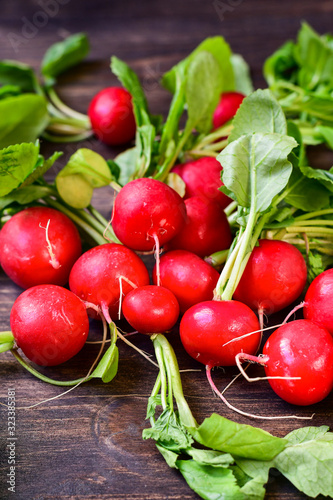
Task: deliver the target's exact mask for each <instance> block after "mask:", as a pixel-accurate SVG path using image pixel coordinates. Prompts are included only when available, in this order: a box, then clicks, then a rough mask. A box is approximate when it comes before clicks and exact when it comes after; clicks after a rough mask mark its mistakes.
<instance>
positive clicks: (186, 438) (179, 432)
mask: <svg viewBox="0 0 333 500" xmlns="http://www.w3.org/2000/svg"><path fill="white" fill-rule="evenodd" d="M142 437H143V439H154V440H155V441H157V442H158V444H159V445H160V446H163V447H164V448H166V449H168V450H171V451H175V452H177V451H179V450H180V449H186V448H188V447H189V446H191V444H192V442H193V439H192V438H191V436H190V434H189V433H188V432H187V431H186V429H185V427H184V426H183V425H182V424H181V422H180V421H179V418H178V417H177V415H176V414H175V412H173V411H170V409H169V408H166V409H165V410H164V411H163V412H162V413H161V415H160V416H159V417H158V419H157V420H156V422H155V424H154V426H153V427H151V428H149V429H144V430H143V433H142Z"/></svg>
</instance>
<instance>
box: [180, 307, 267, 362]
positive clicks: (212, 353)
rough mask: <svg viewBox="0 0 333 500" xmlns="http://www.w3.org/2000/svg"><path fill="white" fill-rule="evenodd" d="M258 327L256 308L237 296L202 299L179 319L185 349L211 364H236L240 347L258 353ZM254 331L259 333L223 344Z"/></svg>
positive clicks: (248, 351)
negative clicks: (223, 299)
mask: <svg viewBox="0 0 333 500" xmlns="http://www.w3.org/2000/svg"><path fill="white" fill-rule="evenodd" d="M259 330H260V327H259V322H258V319H257V317H256V315H255V314H254V312H253V311H251V309H250V308H249V307H247V306H246V305H245V304H242V303H241V302H237V301H235V300H226V301H218V300H210V301H207V302H201V303H200V304H197V305H195V306H193V307H191V308H190V309H189V310H188V311H186V312H185V314H184V316H183V317H182V320H181V322H180V338H181V341H182V344H183V346H184V348H185V350H186V351H187V352H188V354H189V355H190V356H192V358H194V359H196V360H197V361H200V363H203V364H204V365H207V366H208V367H209V368H212V367H214V366H232V365H235V364H236V361H235V357H236V355H237V354H238V353H239V352H241V351H245V352H247V353H252V354H254V353H256V351H257V349H258V347H259V343H260V338H261V335H260V331H259ZM254 331H256V332H257V333H254V334H253V335H249V336H247V337H244V338H240V339H239V340H237V341H233V342H230V343H228V344H227V345H224V344H226V343H227V342H229V341H230V340H233V339H237V338H238V337H242V336H243V335H245V334H248V333H250V332H254Z"/></svg>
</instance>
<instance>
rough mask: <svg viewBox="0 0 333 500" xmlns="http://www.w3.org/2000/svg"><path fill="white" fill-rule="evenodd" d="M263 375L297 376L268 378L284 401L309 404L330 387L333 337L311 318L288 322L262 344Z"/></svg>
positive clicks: (332, 370)
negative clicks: (294, 378)
mask: <svg viewBox="0 0 333 500" xmlns="http://www.w3.org/2000/svg"><path fill="white" fill-rule="evenodd" d="M263 354H264V356H265V358H263V362H264V363H265V372H266V375H267V376H269V377H271V376H273V377H276V376H283V377H300V379H299V380H279V379H277V380H272V379H271V380H269V383H270V385H271V387H272V389H273V390H274V391H275V392H276V394H277V395H278V396H280V397H281V398H282V399H284V400H285V401H288V402H289V403H292V404H295V405H311V404H314V403H318V402H319V401H321V400H322V399H324V398H325V397H326V396H327V395H328V394H329V393H330V392H331V390H332V389H333V338H332V336H331V335H330V334H329V332H328V331H327V330H326V329H325V328H322V327H320V326H318V325H316V324H315V323H313V322H312V321H309V320H303V319H301V320H296V321H291V322H290V323H287V324H285V325H283V326H281V327H280V328H278V329H277V330H275V332H274V333H272V335H271V336H270V337H269V338H268V340H267V342H266V344H265V345H264V348H263Z"/></svg>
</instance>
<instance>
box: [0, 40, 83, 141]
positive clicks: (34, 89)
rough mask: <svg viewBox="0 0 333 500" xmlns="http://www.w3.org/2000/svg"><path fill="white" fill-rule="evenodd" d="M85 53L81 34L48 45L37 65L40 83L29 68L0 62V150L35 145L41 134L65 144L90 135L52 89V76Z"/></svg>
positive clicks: (76, 114)
mask: <svg viewBox="0 0 333 500" xmlns="http://www.w3.org/2000/svg"><path fill="white" fill-rule="evenodd" d="M88 51H89V43H88V39H87V37H86V35H85V34H83V33H78V34H76V35H72V36H70V37H68V38H66V39H65V40H63V41H62V42H59V43H56V44H54V45H52V46H51V47H50V48H49V49H48V50H47V51H46V53H45V56H44V58H43V60H42V62H41V66H40V70H41V73H42V75H43V77H44V83H43V84H42V83H41V82H40V81H39V78H38V76H37V74H36V72H35V71H34V70H33V69H32V68H31V67H30V66H27V65H26V64H23V63H21V62H18V61H9V60H3V61H0V148H4V147H6V146H10V145H13V144H19V143H21V142H35V141H36V139H37V138H38V137H40V136H42V135H44V136H47V137H48V139H50V140H52V139H53V140H55V141H57V140H61V141H62V142H66V141H68V140H69V139H71V140H78V139H80V138H82V139H83V138H86V137H88V136H89V134H91V131H90V124H89V120H88V119H87V117H85V116H84V115H81V114H79V113H76V112H75V111H73V110H71V109H70V108H68V107H67V106H65V105H64V104H63V103H62V102H61V101H60V99H59V98H58V97H57V95H56V93H55V91H54V89H53V86H54V85H55V83H56V77H58V76H59V75H60V74H62V73H63V72H64V71H66V70H68V69H69V68H71V67H72V66H74V65H75V64H77V63H79V62H80V61H81V60H82V59H83V58H84V57H85V56H86V55H87V53H88ZM64 134H65V135H64Z"/></svg>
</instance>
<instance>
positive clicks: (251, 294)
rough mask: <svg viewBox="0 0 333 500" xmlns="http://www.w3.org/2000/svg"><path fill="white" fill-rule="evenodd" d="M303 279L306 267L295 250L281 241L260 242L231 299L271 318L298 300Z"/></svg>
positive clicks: (303, 284)
mask: <svg viewBox="0 0 333 500" xmlns="http://www.w3.org/2000/svg"><path fill="white" fill-rule="evenodd" d="M306 279H307V269H306V263H305V260H304V257H303V256H302V254H301V252H300V251H299V250H297V248H295V247H294V246H293V245H291V244H290V243H287V242H285V241H278V240H263V239H261V240H259V242H258V246H256V247H254V249H253V250H252V253H251V256H250V258H249V260H248V262H247V264H246V267H245V269H244V271H243V274H242V277H241V279H240V281H239V283H238V285H237V288H236V290H235V292H234V295H233V297H234V299H236V300H239V301H241V302H243V303H244V304H247V305H248V306H249V307H251V309H253V310H255V311H258V312H259V313H260V314H262V313H265V314H272V313H274V312H277V311H280V310H281V309H284V308H285V307H287V306H289V305H290V304H291V303H292V302H294V301H295V300H296V299H298V297H299V296H300V295H301V293H302V291H303V289H304V287H305V284H306Z"/></svg>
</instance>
